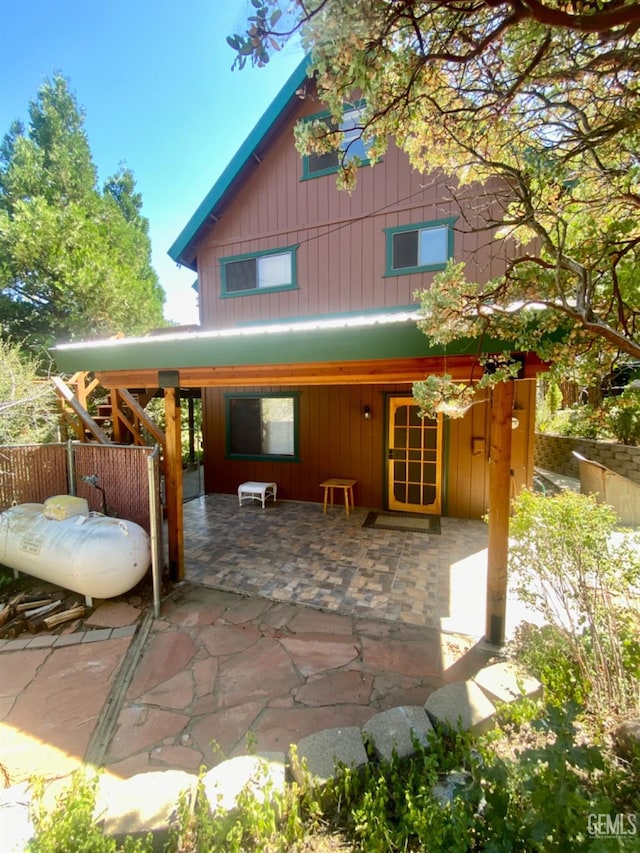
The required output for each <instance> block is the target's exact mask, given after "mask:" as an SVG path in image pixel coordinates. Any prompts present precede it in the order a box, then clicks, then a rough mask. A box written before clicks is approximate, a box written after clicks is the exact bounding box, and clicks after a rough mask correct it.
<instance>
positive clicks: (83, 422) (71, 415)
mask: <svg viewBox="0 0 640 853" xmlns="http://www.w3.org/2000/svg"><path fill="white" fill-rule="evenodd" d="M53 384H54V387H55V390H56V393H57V394H58V397H59V398H60V408H61V420H62V421H63V423H64V424H65V425H66V426H68V427H69V428H70V429H71V430H72V431H73V432H74V433H75V435H76V437H77V439H78V440H79V441H83V442H84V441H87V440H89V441H91V440H95V441H98V442H99V443H100V444H123V443H125V444H126V443H129V442H130V441H131V442H133V443H134V444H136V445H138V446H147V445H148V444H149V443H150V442H149V440H148V438H146V437H145V435H144V433H143V430H146V432H147V433H148V435H149V436H150V437H151V438H152V439H153V441H155V442H157V443H158V444H159V445H160V447H161V448H162V457H163V459H164V455H165V451H166V439H165V435H164V433H163V431H162V430H161V429H160V427H159V426H158V425H157V424H156V423H155V422H154V421H153V420H152V419H151V418H150V417H149V415H148V414H147V412H146V411H145V409H144V406H142V405H141V404H140V402H139V401H138V400H137V399H136V397H135V396H134V395H133V394H132V393H131V392H130V391H128V390H127V389H125V388H111V389H110V391H109V397H110V403H109V404H104V403H100V404H98V407H97V409H98V414H97V415H95V416H92V415H91V414H89V411H88V408H89V405H88V401H89V397H90V395H91V394H92V393H93V392H94V391H95V390H96V389H97V388H101V387H102V386H101V385H100V382H99V381H98V380H97V379H95V378H91V377H90V374H88V373H84V372H79V373H75V374H74V375H73V376H72V377H71V378H70V379H69V380H68V382H67V383H65V382H64V381H63V380H62V379H61V378H60V377H53ZM145 397H146V400H147V402H148V401H149V400H150V399H151V398H152V397H153V393H148V394H146V395H145ZM105 424H109V425H110V427H111V430H110V431H111V436H109V435H107V432H106V431H105V430H104V429H103V428H102V427H103V425H105Z"/></svg>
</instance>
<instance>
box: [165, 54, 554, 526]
mask: <svg viewBox="0 0 640 853" xmlns="http://www.w3.org/2000/svg"><path fill="white" fill-rule="evenodd" d="M358 107H359V105H358V104H357V103H356V104H354V105H351V106H347V107H345V114H344V122H343V124H342V125H341V129H342V130H343V137H342V141H341V145H343V146H344V147H345V149H348V155H349V156H352V155H353V154H355V155H357V156H358V157H359V158H360V159H361V160H362V161H363V163H364V165H362V167H361V168H360V169H359V174H358V182H357V187H356V189H355V191H354V192H353V193H352V194H348V193H346V192H341V191H339V190H338V189H337V188H336V172H337V166H338V156H337V155H336V154H335V153H331V154H322V155H311V156H301V155H300V154H299V153H298V152H297V150H296V148H295V146H294V126H295V124H296V123H297V122H300V121H306V120H310V119H312V118H319V119H321V120H326V121H328V120H329V119H328V114H327V112H326V109H325V108H324V106H323V104H322V103H320V102H319V101H318V99H317V98H316V96H315V90H314V85H313V81H312V80H311V79H309V78H308V77H307V62H306V60H305V61H303V62H302V63H301V64H300V66H299V67H298V68H297V69H296V71H295V72H294V73H293V74H292V76H291V77H290V79H289V80H288V81H287V83H286V84H285V86H284V87H283V89H282V91H281V92H280V94H279V95H278V97H277V98H276V99H275V101H274V102H273V104H272V105H271V107H270V108H269V109H268V110H267V112H266V113H265V115H264V116H263V117H262V119H261V120H260V121H259V123H258V124H257V126H256V127H255V129H254V130H253V132H252V133H251V134H250V136H249V137H248V139H247V140H246V142H245V143H244V145H243V146H242V147H241V149H240V150H239V151H238V153H237V154H236V156H235V157H234V159H233V160H232V161H231V162H230V163H229V165H228V167H227V168H226V170H225V171H224V172H223V173H222V175H221V177H220V178H219V180H218V181H217V182H216V184H215V185H214V186H213V188H212V189H211V191H210V192H209V193H208V195H207V196H206V198H205V199H204V201H203V202H202V204H201V205H200V206H199V208H198V209H197V210H196V212H195V213H194V215H193V217H192V218H191V220H190V221H189V222H188V223H187V225H186V226H185V228H184V229H183V231H182V232H181V234H180V235H179V236H178V238H177V239H176V241H175V243H174V244H173V246H172V247H171V249H170V250H169V254H170V255H171V257H172V258H173V259H174V260H175V261H176V262H177V263H180V264H183V265H185V266H187V267H189V268H191V269H192V270H194V272H197V276H198V288H199V298H200V317H201V325H202V329H203V335H206V334H207V330H211V334H212V335H215V340H216V341H225V342H226V344H227V347H228V348H229V347H234V348H236V349H237V351H238V352H237V353H236V355H235V356H234V357H233V358H230V359H229V360H228V363H227V364H225V368H226V370H225V372H224V373H221V372H220V371H221V367H222V366H221V365H217V364H216V361H215V360H214V359H211V363H212V364H213V365H215V374H214V373H213V372H210V373H206V371H205V372H204V373H203V374H202V378H203V381H202V386H203V390H202V394H203V423H204V426H203V430H204V458H205V462H204V466H205V490H206V491H207V492H221V493H226V492H229V493H233V492H234V491H235V489H236V488H237V486H238V484H239V483H241V482H243V481H245V480H263V481H275V482H277V484H278V495H279V496H280V495H281V496H282V497H283V498H292V499H296V500H303V501H315V500H318V499H319V498H320V497H321V493H320V489H319V484H320V483H321V482H322V481H323V480H325V479H326V478H327V477H348V478H353V479H355V480H357V486H356V501H357V502H358V503H359V504H360V505H363V506H368V507H375V508H385V509H389V510H399V511H411V512H423V513H435V514H441V513H444V514H449V515H453V516H458V517H480V516H481V515H483V514H484V513H485V512H486V511H487V507H488V468H487V459H488V452H489V438H490V436H489V429H490V405H489V402H490V401H489V399H488V397H486V396H484V397H480V398H479V399H478V401H477V403H476V404H474V405H473V406H472V408H471V409H470V411H469V412H468V413H467V415H466V416H465V417H464V418H463V419H461V420H449V419H447V418H443V417H442V416H439V417H438V419H437V420H430V419H421V418H420V417H418V406H417V405H416V404H415V402H414V401H413V400H412V398H411V386H412V383H413V382H414V381H415V380H420V379H423V378H425V376H426V375H428V374H430V373H436V374H441V373H444V372H447V373H449V374H451V375H452V376H454V378H458V379H461V380H466V379H468V378H469V377H470V376H475V377H476V378H478V377H479V376H480V375H481V368H479V366H478V363H477V356H478V345H477V343H476V342H475V341H468V340H467V341H460V342H458V343H457V344H456V345H455V346H450V347H448V348H447V349H446V350H444V349H443V348H441V347H440V348H438V347H434V346H432V345H430V342H429V340H428V339H427V338H426V337H425V336H424V335H423V334H421V333H420V332H419V331H418V329H417V327H416V320H417V317H418V314H417V303H416V298H415V291H416V290H418V289H421V288H425V287H428V286H429V284H430V282H431V280H432V278H433V276H434V274H435V273H436V272H437V271H438V270H441V269H443V267H444V266H445V264H446V262H447V261H448V260H449V259H450V258H454V259H456V260H460V261H465V263H466V265H467V270H468V272H469V277H470V278H471V279H474V278H475V279H478V280H484V279H487V278H490V277H493V276H495V275H497V274H499V273H500V272H501V270H502V269H503V265H504V262H503V260H502V257H501V252H503V251H504V243H503V242H499V241H494V240H492V239H491V235H487V232H486V231H485V230H481V229H480V228H477V229H476V228H475V226H476V225H481V224H482V223H481V220H480V219H479V214H477V213H476V212H475V211H476V210H477V208H478V207H479V206H480V204H479V202H480V201H481V199H480V195H482V196H486V190H485V189H482V188H480V189H479V196H478V197H471V198H469V197H467V198H466V199H465V201H464V202H461V201H458V200H456V198H455V197H454V194H453V193H452V190H451V188H450V186H449V183H448V182H447V180H445V177H444V176H443V175H439V174H435V175H424V174H421V173H419V172H416V171H415V170H413V169H412V168H411V166H410V164H409V161H408V158H407V156H406V155H405V154H404V153H403V152H401V151H400V150H398V149H397V148H396V147H395V146H393V145H390V147H389V150H388V152H387V154H386V155H385V156H384V158H383V159H382V160H381V162H379V163H377V164H375V166H373V167H372V166H370V165H366V151H365V150H364V148H363V146H362V141H361V140H360V139H359V138H358V135H357V132H356V131H355V130H354V127H356V126H357V124H358ZM467 196H468V192H467ZM483 204H486V198H484V200H483ZM212 339H213V338H212ZM499 348H500V347H499V345H498V349H499ZM239 353H242V355H239ZM243 356H244V358H243ZM246 356H250V357H249V358H248V359H247V358H246ZM234 358H235V359H236V361H235V362H234ZM232 362H233V364H232ZM233 366H235V368H236V372H235V373H233V370H232V368H233ZM538 367H539V365H538V363H537V362H536V360H535V359H534V358H532V357H531V356H530V355H529V356H524V357H523V369H522V374H521V375H522V377H523V379H522V380H521V381H518V382H516V390H515V402H514V406H515V408H516V409H517V410H518V411H517V417H516V416H515V415H514V420H513V424H514V425H516V423H517V426H516V428H515V429H514V431H513V436H512V464H511V470H512V472H513V477H514V481H515V484H516V486H521V485H523V484H528V483H531V480H532V474H533V468H532V465H533V409H534V382H533V381H532V379H533V376H534V375H535V371H536V369H537V368H538ZM205 380H207V381H205Z"/></svg>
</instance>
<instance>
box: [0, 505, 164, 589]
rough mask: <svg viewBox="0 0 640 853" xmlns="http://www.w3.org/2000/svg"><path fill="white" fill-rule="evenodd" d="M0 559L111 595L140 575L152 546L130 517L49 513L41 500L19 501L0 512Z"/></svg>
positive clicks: (63, 583)
mask: <svg viewBox="0 0 640 853" xmlns="http://www.w3.org/2000/svg"><path fill="white" fill-rule="evenodd" d="M50 500H51V499H50ZM65 514H66V513H62V516H64V515H65ZM54 515H55V513H54ZM0 563H2V564H3V565H5V566H8V567H9V568H12V569H15V570H17V571H19V572H24V573H25V574H27V575H33V577H36V578H40V579H41V580H45V581H49V582H50V583H54V584H57V585H58V586H61V587H64V588H65V589H71V590H73V591H74V592H79V593H80V594H81V595H84V596H85V597H87V598H113V597H114V596H116V595H122V594H123V593H124V592H127V591H128V590H130V589H131V588H132V587H134V586H135V585H136V584H137V583H138V582H139V581H141V580H142V578H143V577H144V575H145V573H146V571H147V569H148V568H149V566H150V563H151V548H150V543H149V536H148V534H147V532H146V531H145V530H143V528H142V527H140V525H138V524H135V523H134V522H132V521H123V520H122V519H119V518H109V517H107V516H104V515H99V514H96V513H81V514H75V515H71V516H70V517H58V518H55V517H54V518H47V517H46V515H45V514H44V505H43V504H19V505H18V506H13V507H10V508H9V509H7V510H5V512H3V513H0Z"/></svg>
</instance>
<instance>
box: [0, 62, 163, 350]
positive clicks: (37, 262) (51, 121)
mask: <svg viewBox="0 0 640 853" xmlns="http://www.w3.org/2000/svg"><path fill="white" fill-rule="evenodd" d="M83 125H84V116H83V113H82V111H81V110H80V109H79V107H78V105H77V103H76V99H75V96H74V95H73V93H72V92H71V91H70V89H69V86H68V83H67V81H66V80H65V79H64V78H63V77H61V76H59V75H56V76H55V77H54V78H53V79H52V80H48V81H46V82H45V83H44V84H43V86H42V87H41V88H40V90H39V92H38V95H37V98H36V99H35V100H34V101H32V103H31V104H30V107H29V126H28V128H25V127H24V126H22V125H21V123H20V122H14V123H13V124H12V125H11V127H10V129H9V131H8V133H7V134H6V135H5V137H4V140H3V143H2V145H1V146H0V335H1V336H2V337H3V338H5V339H12V340H17V341H22V342H24V343H25V344H28V346H29V347H30V348H37V347H38V346H50V345H52V344H53V343H55V342H59V341H69V340H74V339H75V340H79V339H86V338H88V337H91V336H94V335H109V334H115V333H119V332H122V333H125V334H140V333H144V332H146V331H148V330H149V329H150V328H153V327H157V326H160V325H164V320H163V316H162V306H163V303H164V292H163V290H162V288H161V287H160V284H159V282H158V279H157V276H156V274H155V272H154V270H153V268H152V266H151V244H150V241H149V238H148V236H147V232H148V223H147V221H146V220H145V219H144V218H143V217H142V216H141V213H140V210H141V206H142V201H141V197H140V194H139V193H136V191H135V180H134V178H133V174H132V173H131V172H130V171H129V170H126V169H121V170H120V171H119V172H118V173H117V174H116V175H115V176H114V177H112V178H110V179H109V180H108V181H107V182H106V183H105V186H104V190H103V192H102V193H101V192H100V191H99V189H98V188H97V172H96V167H95V165H94V163H93V160H92V156H91V150H90V147H89V142H88V139H87V135H86V133H85V131H84V126H83Z"/></svg>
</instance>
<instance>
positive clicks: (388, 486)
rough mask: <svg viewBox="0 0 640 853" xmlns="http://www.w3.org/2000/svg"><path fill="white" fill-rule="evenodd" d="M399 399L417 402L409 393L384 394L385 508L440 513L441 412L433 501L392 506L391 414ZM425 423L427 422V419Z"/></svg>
mask: <svg viewBox="0 0 640 853" xmlns="http://www.w3.org/2000/svg"><path fill="white" fill-rule="evenodd" d="M394 400H397V401H401V402H400V404H403V403H404V404H407V403H408V404H410V405H414V406H415V407H416V408H418V404H417V403H416V402H415V401H414V400H413V398H412V397H411V395H409V394H398V393H393V392H389V393H388V394H387V395H386V416H385V421H386V429H385V440H384V483H385V503H386V508H387V509H388V510H390V511H392V512H393V511H396V512H416V513H421V514H423V515H441V514H442V507H443V502H444V456H445V429H444V418H443V416H442V415H441V414H439V415H438V416H437V422H436V447H435V451H436V460H435V463H436V465H435V483H434V485H435V490H436V497H435V501H434V502H433V503H432V504H429V505H428V506H425V505H424V504H407V503H405V504H402V505H400V506H393V507H392V503H393V481H392V466H391V462H392V457H391V453H392V452H393V448H392V446H391V437H392V430H393V426H394V425H393V424H392V416H393V413H394V411H395V408H394V405H393V401H394ZM427 423H429V422H428V421H427ZM420 449H424V442H422V443H421V448H420Z"/></svg>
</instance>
